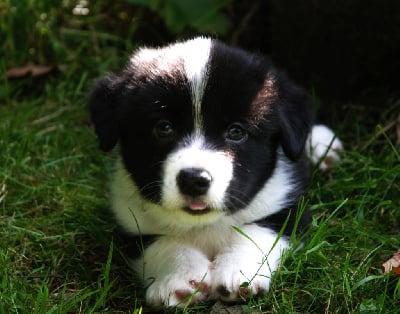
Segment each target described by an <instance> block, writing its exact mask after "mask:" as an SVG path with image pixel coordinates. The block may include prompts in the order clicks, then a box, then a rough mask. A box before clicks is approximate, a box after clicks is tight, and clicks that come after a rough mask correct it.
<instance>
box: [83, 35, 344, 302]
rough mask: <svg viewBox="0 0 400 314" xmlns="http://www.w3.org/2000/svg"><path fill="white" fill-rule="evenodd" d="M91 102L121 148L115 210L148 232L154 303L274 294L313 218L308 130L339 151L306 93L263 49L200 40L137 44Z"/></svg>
mask: <svg viewBox="0 0 400 314" xmlns="http://www.w3.org/2000/svg"><path fill="white" fill-rule="evenodd" d="M90 110H91V115H92V120H93V123H94V125H95V129H96V133H97V135H98V137H99V140H100V146H101V148H102V149H103V150H105V151H109V150H112V149H113V148H114V147H115V146H118V148H119V150H118V156H119V157H118V158H117V161H116V169H115V173H114V175H113V179H112V183H111V195H112V210H113V211H114V214H115V216H116V219H117V221H118V222H119V223H120V224H121V225H122V227H123V228H124V229H125V230H126V231H127V232H129V233H131V234H133V235H136V236H138V239H140V240H138V241H137V250H138V254H137V258H136V259H135V260H134V267H135V269H136V271H137V273H138V274H139V276H140V277H141V278H143V280H144V282H145V285H147V286H148V288H147V293H146V299H147V302H148V303H149V304H152V305H163V306H176V305H185V304H186V303H187V302H189V300H190V302H191V303H196V302H199V301H203V300H208V299H216V298H221V299H223V300H224V301H234V300H237V299H240V298H241V297H246V296H248V295H250V294H253V295H256V294H260V293H264V292H266V291H268V289H269V286H270V281H271V275H272V274H273V272H274V271H275V270H276V269H277V267H278V264H279V261H280V256H281V254H282V251H283V250H285V249H286V248H288V245H289V242H288V238H289V236H290V235H291V234H292V232H293V229H294V227H295V226H296V222H298V229H300V228H301V227H304V226H305V225H307V223H308V215H307V214H305V215H303V216H302V217H299V214H298V213H297V206H298V202H299V199H300V197H301V195H302V194H303V193H304V192H305V189H306V185H307V178H308V165H307V162H308V161H307V158H306V156H305V150H307V149H305V147H306V142H307V138H308V142H309V144H307V146H308V145H310V146H311V147H312V150H311V151H310V156H311V157H312V159H314V160H318V159H319V158H320V157H322V156H325V157H326V158H325V160H329V159H337V158H338V156H337V154H336V152H335V149H336V150H338V149H340V148H341V144H340V141H339V140H338V139H335V138H334V135H333V133H332V131H330V130H329V129H328V128H326V127H324V126H316V127H314V128H313V129H312V122H311V120H312V118H311V116H312V114H311V105H310V102H309V98H308V97H307V95H306V93H305V92H304V91H303V90H302V89H301V88H299V87H297V86H296V85H295V84H293V83H292V82H291V81H290V80H288V79H287V78H285V77H284V76H282V75H281V74H280V73H279V72H278V71H277V70H276V69H274V68H273V67H272V66H271V64H270V62H269V61H268V60H266V59H265V58H263V57H261V56H258V55H254V54H250V53H248V52H245V51H243V50H240V49H238V48H233V47H229V46H227V45H224V44H223V43H221V42H219V41H217V40H212V39H209V38H195V39H193V40H188V41H185V42H179V43H175V44H172V45H169V46H166V47H163V48H156V49H148V48H143V49H139V50H138V51H136V52H135V53H134V54H133V56H132V57H131V59H130V61H129V63H128V65H127V66H126V68H125V69H124V70H123V71H122V72H121V73H119V74H116V75H111V76H108V77H106V78H104V79H101V80H100V81H99V82H98V83H97V85H96V86H95V88H94V90H93V92H92V96H91V99H90ZM310 132H311V133H310ZM117 144H118V145H117ZM328 147H330V148H329V149H328V150H327V148H328ZM332 148H334V149H332ZM321 165H322V166H321V168H324V167H325V164H324V163H321ZM285 222H286V224H285ZM284 226H286V227H285V228H284V230H283V227H284ZM280 231H282V232H283V235H282V236H281V237H279V236H278V233H279V232H280Z"/></svg>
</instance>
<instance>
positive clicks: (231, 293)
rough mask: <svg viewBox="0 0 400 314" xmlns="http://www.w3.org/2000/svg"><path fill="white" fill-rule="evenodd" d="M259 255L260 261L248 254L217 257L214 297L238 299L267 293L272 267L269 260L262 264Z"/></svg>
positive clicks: (213, 288) (213, 284)
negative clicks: (270, 267)
mask: <svg viewBox="0 0 400 314" xmlns="http://www.w3.org/2000/svg"><path fill="white" fill-rule="evenodd" d="M235 255H236V256H235ZM257 255H258V256H257V260H259V261H260V263H257V262H256V260H255V259H253V258H252V257H253V256H250V257H249V256H248V255H247V254H246V255H245V258H243V255H242V256H239V255H237V254H225V255H222V256H219V257H217V259H216V260H215V262H214V270H213V272H212V277H213V283H212V289H211V291H212V298H213V299H217V298H221V299H222V300H223V301H236V300H244V299H247V298H249V297H250V296H255V295H261V294H264V293H266V292H267V291H268V289H269V286H270V281H271V269H269V267H268V265H267V262H264V264H262V263H261V259H259V258H258V257H259V254H257ZM246 256H247V258H246ZM254 257H255V256H254ZM261 264H262V265H261ZM274 268H275V267H274ZM272 270H274V269H272Z"/></svg>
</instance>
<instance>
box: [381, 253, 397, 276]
mask: <svg viewBox="0 0 400 314" xmlns="http://www.w3.org/2000/svg"><path fill="white" fill-rule="evenodd" d="M382 270H383V273H384V274H388V273H392V274H395V275H399V276H400V250H398V251H397V252H396V253H395V254H394V255H393V256H392V258H390V259H389V260H387V261H386V262H384V263H383V264H382Z"/></svg>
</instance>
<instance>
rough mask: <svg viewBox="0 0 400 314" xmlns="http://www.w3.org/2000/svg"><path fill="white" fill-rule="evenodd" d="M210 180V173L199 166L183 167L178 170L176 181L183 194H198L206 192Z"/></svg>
mask: <svg viewBox="0 0 400 314" xmlns="http://www.w3.org/2000/svg"><path fill="white" fill-rule="evenodd" d="M211 181H212V177H211V174H210V173H209V172H208V171H207V170H204V169H201V168H185V169H182V170H181V171H179V173H178V175H177V177H176V182H177V183H178V187H179V190H180V191H181V193H182V194H184V195H189V196H200V195H204V194H206V193H207V191H208V189H209V188H210V185H211Z"/></svg>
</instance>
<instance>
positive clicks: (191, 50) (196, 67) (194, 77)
mask: <svg viewBox="0 0 400 314" xmlns="http://www.w3.org/2000/svg"><path fill="white" fill-rule="evenodd" d="M182 48H184V49H182V50H183V51H181V53H183V55H184V66H185V72H186V77H187V78H188V81H189V84H190V87H191V92H192V101H193V106H194V110H193V112H194V117H193V118H194V126H195V129H196V130H201V129H202V127H203V118H202V116H201V101H202V99H203V94H204V89H205V87H206V85H207V80H208V62H209V59H210V51H211V39H209V38H203V37H199V38H196V39H193V40H190V41H187V42H185V43H184V45H183V46H182Z"/></svg>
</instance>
